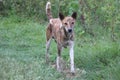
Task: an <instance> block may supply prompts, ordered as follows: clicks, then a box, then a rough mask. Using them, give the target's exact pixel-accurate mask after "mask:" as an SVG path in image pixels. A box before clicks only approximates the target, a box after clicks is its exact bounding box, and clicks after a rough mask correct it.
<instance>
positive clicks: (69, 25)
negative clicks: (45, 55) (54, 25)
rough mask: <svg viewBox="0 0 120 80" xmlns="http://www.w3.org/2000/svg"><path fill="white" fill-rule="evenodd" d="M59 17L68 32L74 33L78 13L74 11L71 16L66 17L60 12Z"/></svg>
mask: <svg viewBox="0 0 120 80" xmlns="http://www.w3.org/2000/svg"><path fill="white" fill-rule="evenodd" d="M59 18H60V20H61V22H62V27H64V28H65V30H66V31H67V32H68V33H72V32H73V29H74V25H75V20H76V18H77V13H76V12H73V14H72V15H71V16H67V17H64V15H63V14H61V13H59Z"/></svg>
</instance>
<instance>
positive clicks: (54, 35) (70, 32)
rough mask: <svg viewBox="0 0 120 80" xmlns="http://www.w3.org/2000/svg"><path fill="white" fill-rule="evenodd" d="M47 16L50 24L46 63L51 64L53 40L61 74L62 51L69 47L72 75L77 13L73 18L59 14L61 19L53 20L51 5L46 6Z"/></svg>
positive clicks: (47, 35)
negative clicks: (55, 44)
mask: <svg viewBox="0 0 120 80" xmlns="http://www.w3.org/2000/svg"><path fill="white" fill-rule="evenodd" d="M46 15H47V17H48V19H49V24H48V26H47V29H46V62H47V63H48V62H49V47H50V42H51V39H54V40H55V42H56V43H57V50H58V54H57V60H56V65H57V70H58V71H59V72H61V71H62V70H61V51H62V48H66V47H67V46H69V48H70V53H69V54H70V66H71V73H72V74H74V73H75V69H74V50H73V48H74V25H75V21H76V18H77V13H76V12H73V14H72V15H71V16H67V17H65V16H64V15H63V14H61V13H59V18H53V17H52V12H51V3H50V2H47V4H46Z"/></svg>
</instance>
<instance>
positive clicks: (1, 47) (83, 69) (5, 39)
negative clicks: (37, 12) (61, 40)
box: [0, 16, 120, 80]
mask: <svg viewBox="0 0 120 80" xmlns="http://www.w3.org/2000/svg"><path fill="white" fill-rule="evenodd" d="M46 25H47V22H42V23H41V22H38V21H34V20H32V19H24V18H21V17H17V16H11V17H5V18H3V17H0V79H1V80H56V79H57V80H120V67H119V66H120V37H119V36H120V32H119V30H120V28H119V27H116V28H115V35H116V41H112V40H111V37H110V35H111V33H110V30H108V31H105V30H104V29H103V28H102V27H101V26H92V28H94V29H93V33H94V34H95V36H94V37H93V36H91V35H90V34H88V33H85V32H84V31H83V30H82V27H79V25H76V27H75V34H76V36H75V37H76V40H75V48H74V51H75V68H76V75H75V76H71V75H70V73H69V61H70V60H69V54H68V49H64V51H63V54H62V57H63V59H64V61H65V62H66V65H67V69H65V71H64V73H59V72H58V71H57V70H56V69H55V60H56V53H57V50H56V44H55V43H54V41H52V45H51V48H50V53H51V54H50V62H51V64H49V65H48V64H45V42H46V41H45V38H46V37H45V29H46ZM101 31H102V32H101Z"/></svg>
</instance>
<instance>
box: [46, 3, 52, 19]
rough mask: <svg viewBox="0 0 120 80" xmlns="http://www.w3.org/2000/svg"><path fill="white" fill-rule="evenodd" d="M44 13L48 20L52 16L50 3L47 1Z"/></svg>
mask: <svg viewBox="0 0 120 80" xmlns="http://www.w3.org/2000/svg"><path fill="white" fill-rule="evenodd" d="M46 15H47V17H48V19H49V20H50V19H51V18H53V17H52V12H51V3H50V2H47V4H46Z"/></svg>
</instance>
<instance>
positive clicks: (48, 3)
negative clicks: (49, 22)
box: [46, 2, 51, 12]
mask: <svg viewBox="0 0 120 80" xmlns="http://www.w3.org/2000/svg"><path fill="white" fill-rule="evenodd" d="M47 9H51V3H50V2H47V4H46V12H47Z"/></svg>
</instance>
